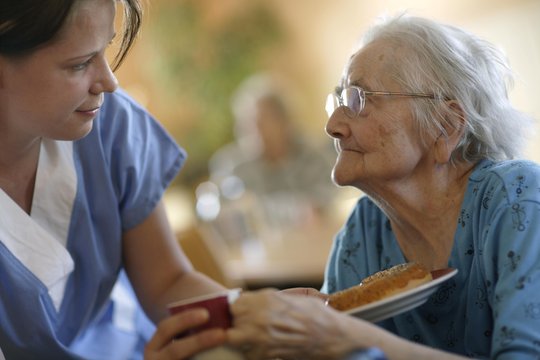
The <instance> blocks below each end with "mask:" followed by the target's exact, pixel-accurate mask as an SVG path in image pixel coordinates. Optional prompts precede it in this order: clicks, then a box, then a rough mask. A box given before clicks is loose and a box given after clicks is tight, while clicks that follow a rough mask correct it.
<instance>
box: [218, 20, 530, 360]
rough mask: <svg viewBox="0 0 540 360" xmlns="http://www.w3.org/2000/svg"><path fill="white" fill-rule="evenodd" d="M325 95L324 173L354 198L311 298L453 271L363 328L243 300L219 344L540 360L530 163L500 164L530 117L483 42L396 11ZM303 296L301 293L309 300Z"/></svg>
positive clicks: (275, 298) (330, 313) (319, 305)
mask: <svg viewBox="0 0 540 360" xmlns="http://www.w3.org/2000/svg"><path fill="white" fill-rule="evenodd" d="M363 40H364V41H363V44H362V46H361V47H360V48H359V50H358V51H356V52H355V53H354V54H353V55H352V56H351V58H350V59H349V62H348V64H347V65H346V67H345V71H344V74H343V78H342V79H341V81H340V84H339V86H338V87H337V89H336V91H335V92H334V93H332V94H330V95H329V99H328V103H327V111H328V114H329V116H330V118H329V120H328V123H327V126H326V131H327V132H328V134H329V135H330V136H331V137H332V138H333V139H334V140H335V145H336V149H337V152H338V155H337V160H336V163H335V166H334V169H333V174H332V175H333V179H334V181H335V183H336V184H338V185H341V186H347V185H349V186H355V187H357V188H359V189H361V190H362V191H363V192H364V193H365V194H366V196H365V197H363V198H361V199H360V200H359V201H358V203H357V205H356V207H355V208H354V210H353V212H352V213H351V215H350V217H349V219H348V221H347V223H346V224H345V226H344V227H343V228H342V230H341V231H340V232H339V233H338V235H337V237H336V239H335V243H334V246H333V249H332V252H331V255H330V260H329V263H328V266H327V270H326V279H325V283H324V286H323V289H322V293H327V294H328V293H333V292H335V291H338V290H341V289H345V288H348V287H351V286H353V285H356V284H358V282H359V281H360V280H361V279H363V278H364V277H366V276H368V275H370V274H372V273H374V272H377V271H379V270H382V269H385V268H388V267H390V266H393V265H396V264H400V263H404V262H407V261H416V262H420V263H422V264H424V265H425V266H426V267H428V268H429V269H431V270H435V269H441V268H447V267H452V268H456V269H458V271H459V272H458V274H457V275H456V276H455V277H453V278H452V279H451V280H450V281H448V282H446V283H445V284H444V285H443V286H442V287H441V288H439V290H438V292H437V293H436V294H435V295H434V296H432V297H431V298H430V299H429V300H428V301H427V303H425V304H424V305H422V306H420V307H418V308H416V309H413V310H411V311H408V312H405V313H403V314H401V315H397V316H394V317H393V318H390V319H387V320H384V321H381V322H379V323H377V324H372V323H369V322H367V321H363V320H359V319H356V318H353V317H349V316H347V315H343V314H341V313H338V312H337V311H334V310H332V309H330V308H327V307H325V306H324V304H323V302H322V301H320V300H319V299H316V298H305V297H300V296H297V295H290V294H283V293H278V292H272V291H262V292H259V293H251V294H249V293H246V294H245V295H244V296H242V297H241V298H240V300H238V301H237V302H236V303H235V304H234V305H233V312H234V315H235V328H234V329H232V330H230V331H229V334H228V336H229V341H230V342H231V343H233V344H235V345H242V346H244V348H245V349H248V348H249V347H251V349H252V350H251V352H248V354H250V355H251V356H252V357H258V358H267V357H281V358H284V359H288V358H303V359H339V358H342V357H343V356H345V355H346V354H347V353H349V352H350V351H352V350H354V349H366V348H370V347H377V348H379V349H381V350H382V351H383V352H384V354H385V356H386V357H387V358H389V359H423V358H429V359H434V358H437V359H446V358H459V357H460V356H467V357H477V358H493V359H518V358H519V359H525V358H527V359H528V358H535V359H537V358H538V356H539V354H540V300H538V293H539V291H540V265H538V264H539V263H538V259H539V258H540V167H539V166H538V165H537V164H534V163H532V162H529V161H521V160H514V159H515V158H516V157H518V155H519V150H520V148H521V146H522V145H523V144H524V135H525V134H526V131H527V127H528V125H529V124H530V123H531V122H530V120H529V119H528V118H527V117H526V116H524V115H523V114H521V113H520V112H518V111H516V110H515V109H514V108H513V107H512V106H511V104H510V102H509V100H508V97H507V88H506V84H507V80H508V79H509V77H510V72H509V69H508V67H507V66H506V64H505V61H504V60H503V58H502V57H501V55H500V54H499V53H498V52H497V51H496V50H495V49H494V47H493V46H492V45H490V44H489V43H487V42H485V41H482V40H480V39H478V38H477V37H475V36H473V35H471V34H469V33H466V32H464V31H462V30H459V29H457V28H455V27H452V26H447V25H443V24H439V23H436V22H434V21H430V20H426V19H422V18H416V17H408V16H400V17H397V18H393V19H390V20H388V21H386V22H385V23H383V24H380V25H378V26H376V27H374V28H373V29H372V30H371V31H369V32H368V33H367V35H366V36H365V37H364V39H363ZM310 292H311V293H314V292H315V291H310Z"/></svg>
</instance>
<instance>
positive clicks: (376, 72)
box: [340, 40, 401, 90]
mask: <svg viewBox="0 0 540 360" xmlns="http://www.w3.org/2000/svg"><path fill="white" fill-rule="evenodd" d="M399 52H401V51H400V49H399V48H398V47H397V46H395V45H393V44H392V43H390V42H388V41H383V40H380V41H375V42H372V43H369V44H367V45H365V46H363V47H362V48H360V49H359V50H358V51H356V52H355V53H354V54H353V55H352V56H351V57H350V58H349V62H348V64H347V65H346V66H345V69H344V72H343V77H342V80H341V84H340V85H341V86H342V87H346V86H351V85H354V86H359V87H361V88H364V89H366V90H377V89H381V88H383V87H384V86H385V85H388V86H390V85H391V84H390V82H392V79H393V76H392V74H393V72H392V69H394V68H395V66H396V61H398V59H399V57H398V56H399Z"/></svg>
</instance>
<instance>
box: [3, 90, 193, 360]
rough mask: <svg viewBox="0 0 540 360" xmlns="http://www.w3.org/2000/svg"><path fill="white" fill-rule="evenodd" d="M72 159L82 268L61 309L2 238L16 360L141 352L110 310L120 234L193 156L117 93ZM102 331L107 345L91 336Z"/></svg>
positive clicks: (74, 253) (11, 353)
mask: <svg viewBox="0 0 540 360" xmlns="http://www.w3.org/2000/svg"><path fill="white" fill-rule="evenodd" d="M73 159H74V163H75V169H76V174H77V190H76V197H75V201H74V203H73V210H72V214H71V219H70V225H69V232H68V239H67V245H66V246H67V250H68V251H69V253H70V255H71V257H72V258H73V261H74V263H75V267H74V271H73V272H72V273H71V275H70V276H69V278H68V281H67V285H66V288H65V293H64V298H63V301H62V303H61V305H60V308H59V311H58V312H57V311H56V309H55V307H54V306H53V303H52V301H51V298H50V296H49V294H48V291H47V287H46V286H44V284H43V283H42V282H41V281H40V280H39V279H38V278H37V277H36V276H34V274H33V273H32V272H30V271H29V270H28V269H27V268H26V267H25V266H24V265H23V264H22V263H21V262H20V261H19V260H18V259H17V258H16V257H14V256H13V254H11V253H10V251H9V250H8V249H7V247H5V246H4V245H3V243H2V239H0V349H1V350H2V352H3V353H4V355H5V357H6V359H8V360H10V359H17V360H19V359H38V358H39V359H44V358H46V359H77V358H84V359H124V358H130V357H137V354H136V353H135V354H133V353H130V350H131V349H132V348H133V346H134V344H136V341H134V339H133V336H136V334H131V335H130V334H127V333H125V332H123V331H121V330H119V329H116V328H115V327H114V326H113V324H112V316H111V314H110V312H111V311H113V310H114V309H113V308H112V307H113V305H114V304H112V303H111V300H110V296H111V290H112V289H113V286H114V285H115V283H116V282H117V278H118V275H119V273H120V271H121V269H122V256H121V250H122V239H121V236H122V233H123V232H124V231H126V230H129V229H131V228H133V227H135V226H136V225H138V224H140V223H141V222H142V221H143V220H144V219H145V218H146V217H147V216H148V215H149V214H150V213H151V212H152V210H153V209H154V208H155V206H156V204H157V203H158V201H159V200H160V199H161V197H162V195H163V192H164V190H165V188H166V187H167V186H168V185H169V183H170V182H171V181H172V179H173V178H174V177H175V176H176V174H177V172H178V171H179V169H180V167H181V166H182V164H183V162H184V160H185V153H184V151H183V150H182V149H180V148H179V147H178V146H177V145H176V143H175V142H174V140H173V139H172V138H171V137H170V136H169V135H168V134H167V133H166V131H165V130H164V129H163V128H162V127H161V126H160V125H159V123H158V122H157V121H156V120H155V119H154V118H152V116H151V115H149V114H148V113H147V112H146V111H145V110H144V109H143V108H142V107H140V106H139V105H137V104H136V103H135V102H134V101H133V100H132V99H131V98H130V97H129V96H128V95H127V94H126V93H125V92H123V91H122V90H118V91H116V92H114V93H112V94H106V95H105V102H104V104H103V106H102V108H101V110H100V112H99V115H98V116H97V118H96V119H95V120H94V125H93V129H92V131H91V132H90V133H89V134H88V135H87V136H86V137H84V138H83V139H81V140H78V141H75V142H74V143H73ZM50 186H54V184H50ZM38 240H39V239H36V241H38ZM122 281H123V282H124V283H126V281H125V279H124V280H122ZM128 289H129V287H128ZM142 321H144V320H142ZM144 326H145V328H146V329H149V328H150V327H149V326H151V325H150V324H148V323H145V324H144ZM96 329H99V331H96ZM96 334H101V342H100V343H99V344H95V341H89V339H90V340H92V339H94V340H95V339H99V336H97V337H96ZM126 345H127V346H126ZM96 349H99V352H98V351H96ZM126 349H127V350H126ZM138 355H140V354H138Z"/></svg>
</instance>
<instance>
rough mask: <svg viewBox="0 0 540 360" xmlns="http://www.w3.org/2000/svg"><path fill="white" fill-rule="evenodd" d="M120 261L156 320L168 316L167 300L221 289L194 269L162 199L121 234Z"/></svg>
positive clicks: (140, 297) (152, 317)
mask: <svg viewBox="0 0 540 360" xmlns="http://www.w3.org/2000/svg"><path fill="white" fill-rule="evenodd" d="M123 260H124V266H125V269H126V272H127V274H128V277H129V279H130V281H131V283H132V285H133V288H134V290H135V293H136V294H137V297H138V299H139V301H140V303H141V305H142V306H143V308H144V310H145V311H146V313H147V315H148V316H149V317H150V318H151V319H152V320H153V321H154V322H156V323H158V322H159V321H160V320H161V319H163V318H165V317H166V316H168V313H167V309H166V305H167V304H168V303H171V302H174V301H178V300H180V299H186V298H189V297H192V296H196V295H200V294H205V293H209V292H215V291H220V290H222V289H223V286H222V285H220V284H218V283H217V282H215V281H213V280H211V279H210V278H208V277H207V276H205V275H203V274H201V273H199V272H197V271H195V270H194V269H193V266H192V265H191V263H190V261H189V259H188V258H187V257H186V255H185V254H184V252H183V251H182V249H181V248H180V245H179V243H178V241H177V239H176V236H175V234H174V233H173V231H172V228H171V226H170V224H169V221H168V219H167V215H166V212H165V208H164V206H163V203H161V202H160V203H158V205H157V206H156V208H155V209H154V211H153V212H152V213H151V214H150V215H149V216H148V218H147V219H146V220H145V221H143V222H142V223H141V224H139V225H138V226H136V227H135V228H133V229H131V230H129V231H127V232H125V233H124V237H123Z"/></svg>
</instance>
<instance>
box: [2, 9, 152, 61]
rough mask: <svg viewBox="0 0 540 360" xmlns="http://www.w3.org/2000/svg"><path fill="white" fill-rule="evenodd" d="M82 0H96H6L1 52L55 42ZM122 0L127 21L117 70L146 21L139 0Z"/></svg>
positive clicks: (14, 54)
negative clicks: (143, 18) (143, 21)
mask: <svg viewBox="0 0 540 360" xmlns="http://www.w3.org/2000/svg"><path fill="white" fill-rule="evenodd" d="M79 1H94V0H2V1H1V2H0V55H2V56H6V57H22V56H25V55H28V54H30V53H32V52H33V51H34V50H36V49H38V48H39V47H41V46H44V45H46V44H47V43H49V42H50V41H53V40H54V39H55V37H56V36H57V34H58V33H59V31H60V29H62V27H63V25H64V24H65V23H66V20H67V19H68V17H69V15H70V14H71V12H72V11H73V9H74V8H75V6H76V3H77V2H79ZM118 1H120V2H122V3H123V5H124V6H123V9H124V24H123V29H122V41H121V43H120V48H119V50H118V53H117V54H116V57H115V58H114V63H113V68H114V69H116V68H118V66H120V64H121V63H122V61H123V60H124V58H125V57H126V55H127V53H128V52H129V49H130V48H131V46H132V45H133V42H134V41H135V38H136V37H137V34H138V32H139V29H140V27H141V20H142V8H141V5H140V2H139V0H118Z"/></svg>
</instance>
